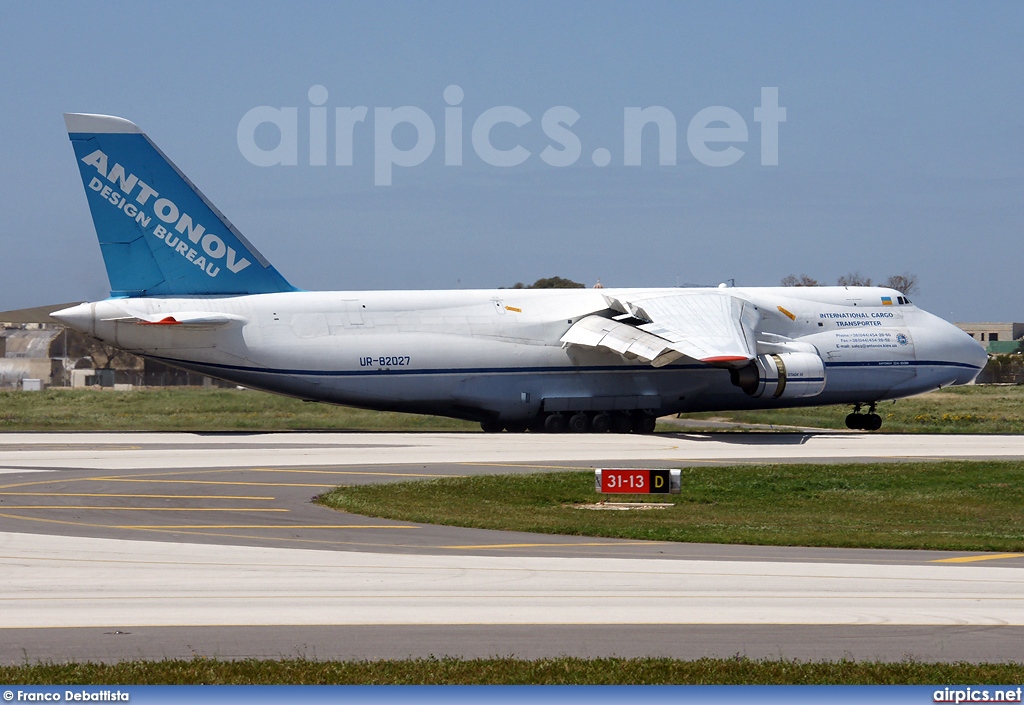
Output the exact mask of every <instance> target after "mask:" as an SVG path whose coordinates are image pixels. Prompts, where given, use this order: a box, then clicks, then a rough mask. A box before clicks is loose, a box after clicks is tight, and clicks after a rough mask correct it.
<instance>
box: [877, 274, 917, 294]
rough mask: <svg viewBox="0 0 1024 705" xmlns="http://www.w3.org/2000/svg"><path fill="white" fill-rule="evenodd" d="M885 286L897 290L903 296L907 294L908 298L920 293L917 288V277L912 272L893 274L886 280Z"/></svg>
mask: <svg viewBox="0 0 1024 705" xmlns="http://www.w3.org/2000/svg"><path fill="white" fill-rule="evenodd" d="M885 286H887V287H889V288H890V289H895V290H896V291H898V292H900V293H901V294H906V295H907V296H910V295H911V294H916V293H917V292H918V291H919V289H918V288H917V275H916V274H911V273H910V272H904V273H903V274H893V275H892V276H891V277H889V278H888V279H886V280H885Z"/></svg>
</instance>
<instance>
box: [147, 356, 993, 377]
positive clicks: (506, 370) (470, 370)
mask: <svg viewBox="0 0 1024 705" xmlns="http://www.w3.org/2000/svg"><path fill="white" fill-rule="evenodd" d="M147 357H150V358H152V359H154V360H160V361H162V362H166V363H168V364H171V365H181V366H186V367H187V366H199V367H205V368H209V369H215V370H231V371H236V372H250V373H258V374H270V375H293V376H300V377H367V376H372V375H392V376H395V375H461V374H537V373H541V374H564V373H579V372H643V373H644V374H649V373H651V372H678V371H681V370H710V369H716V368H713V367H711V366H710V365H704V364H689V365H665V366H664V367H636V368H633V367H623V366H621V365H602V366H593V367H590V366H588V367H456V368H448V369H445V368H440V369H437V368H435V369H383V370H382V369H373V370H301V369H284V368H272V367H247V366H244V365H225V364H222V363H217V362H200V361H196V360H177V359H175V358H170V357H159V356H156V355H147ZM825 367H840V368H847V367H959V368H963V369H968V370H978V369H980V368H978V367H976V366H975V365H968V364H966V363H963V362H951V361H947V360H923V361H922V360H919V361H915V362H911V361H906V362H892V361H887V360H882V361H865V362H827V363H825ZM717 369H721V368H717ZM801 381H809V382H813V381H819V382H820V381H822V379H821V378H817V379H809V380H801Z"/></svg>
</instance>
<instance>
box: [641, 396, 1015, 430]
mask: <svg viewBox="0 0 1024 705" xmlns="http://www.w3.org/2000/svg"><path fill="white" fill-rule="evenodd" d="M852 408H853V407H852V406H850V405H836V406H815V407H802V408H796V409H764V410H759V411H716V412H702V413H697V414H685V415H684V416H683V418H686V419H690V420H693V421H700V420H708V419H715V420H722V421H735V422H739V423H754V424H778V425H785V426H809V427H812V428H846V415H847V414H848V413H850V411H851V410H852ZM878 414H879V415H880V416H881V417H882V431H881V432H882V433H1024V386H1002V385H999V386H996V385H983V386H974V385H971V386H966V387H950V388H947V389H943V390H941V391H937V392H930V393H928V394H922V395H921V396H917V397H910V398H909V399H899V400H897V401H895V402H881V403H879V405H878ZM658 430H662V431H679V428H678V427H671V426H668V425H667V424H663V425H662V426H660V427H659V429H658Z"/></svg>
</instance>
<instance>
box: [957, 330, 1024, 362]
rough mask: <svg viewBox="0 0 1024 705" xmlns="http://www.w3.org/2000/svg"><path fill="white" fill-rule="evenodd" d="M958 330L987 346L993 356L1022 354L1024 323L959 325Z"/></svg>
mask: <svg viewBox="0 0 1024 705" xmlns="http://www.w3.org/2000/svg"><path fill="white" fill-rule="evenodd" d="M955 325H956V327H957V328H959V329H960V330H962V331H963V332H965V333H967V334H968V335H969V336H971V337H972V338H974V339H975V340H977V341H978V342H979V343H981V344H982V345H984V346H985V349H986V350H988V352H989V353H991V354H993V355H1005V354H1008V353H1015V352H1020V350H1021V338H1022V337H1024V323H957V324H955Z"/></svg>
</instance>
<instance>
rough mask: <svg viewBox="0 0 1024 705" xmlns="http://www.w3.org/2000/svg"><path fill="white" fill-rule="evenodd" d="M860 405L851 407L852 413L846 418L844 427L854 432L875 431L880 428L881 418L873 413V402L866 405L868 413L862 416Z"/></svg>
mask: <svg viewBox="0 0 1024 705" xmlns="http://www.w3.org/2000/svg"><path fill="white" fill-rule="evenodd" d="M860 408H861V405H860V404H854V405H853V413H852V414H850V415H849V416H847V417H846V427H847V428H850V429H854V430H856V431H877V430H878V429H880V428H881V427H882V417H881V416H879V415H878V414H876V413H875V402H871V403H870V404H869V405H868V413H866V414H862V413H861V411H860Z"/></svg>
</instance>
